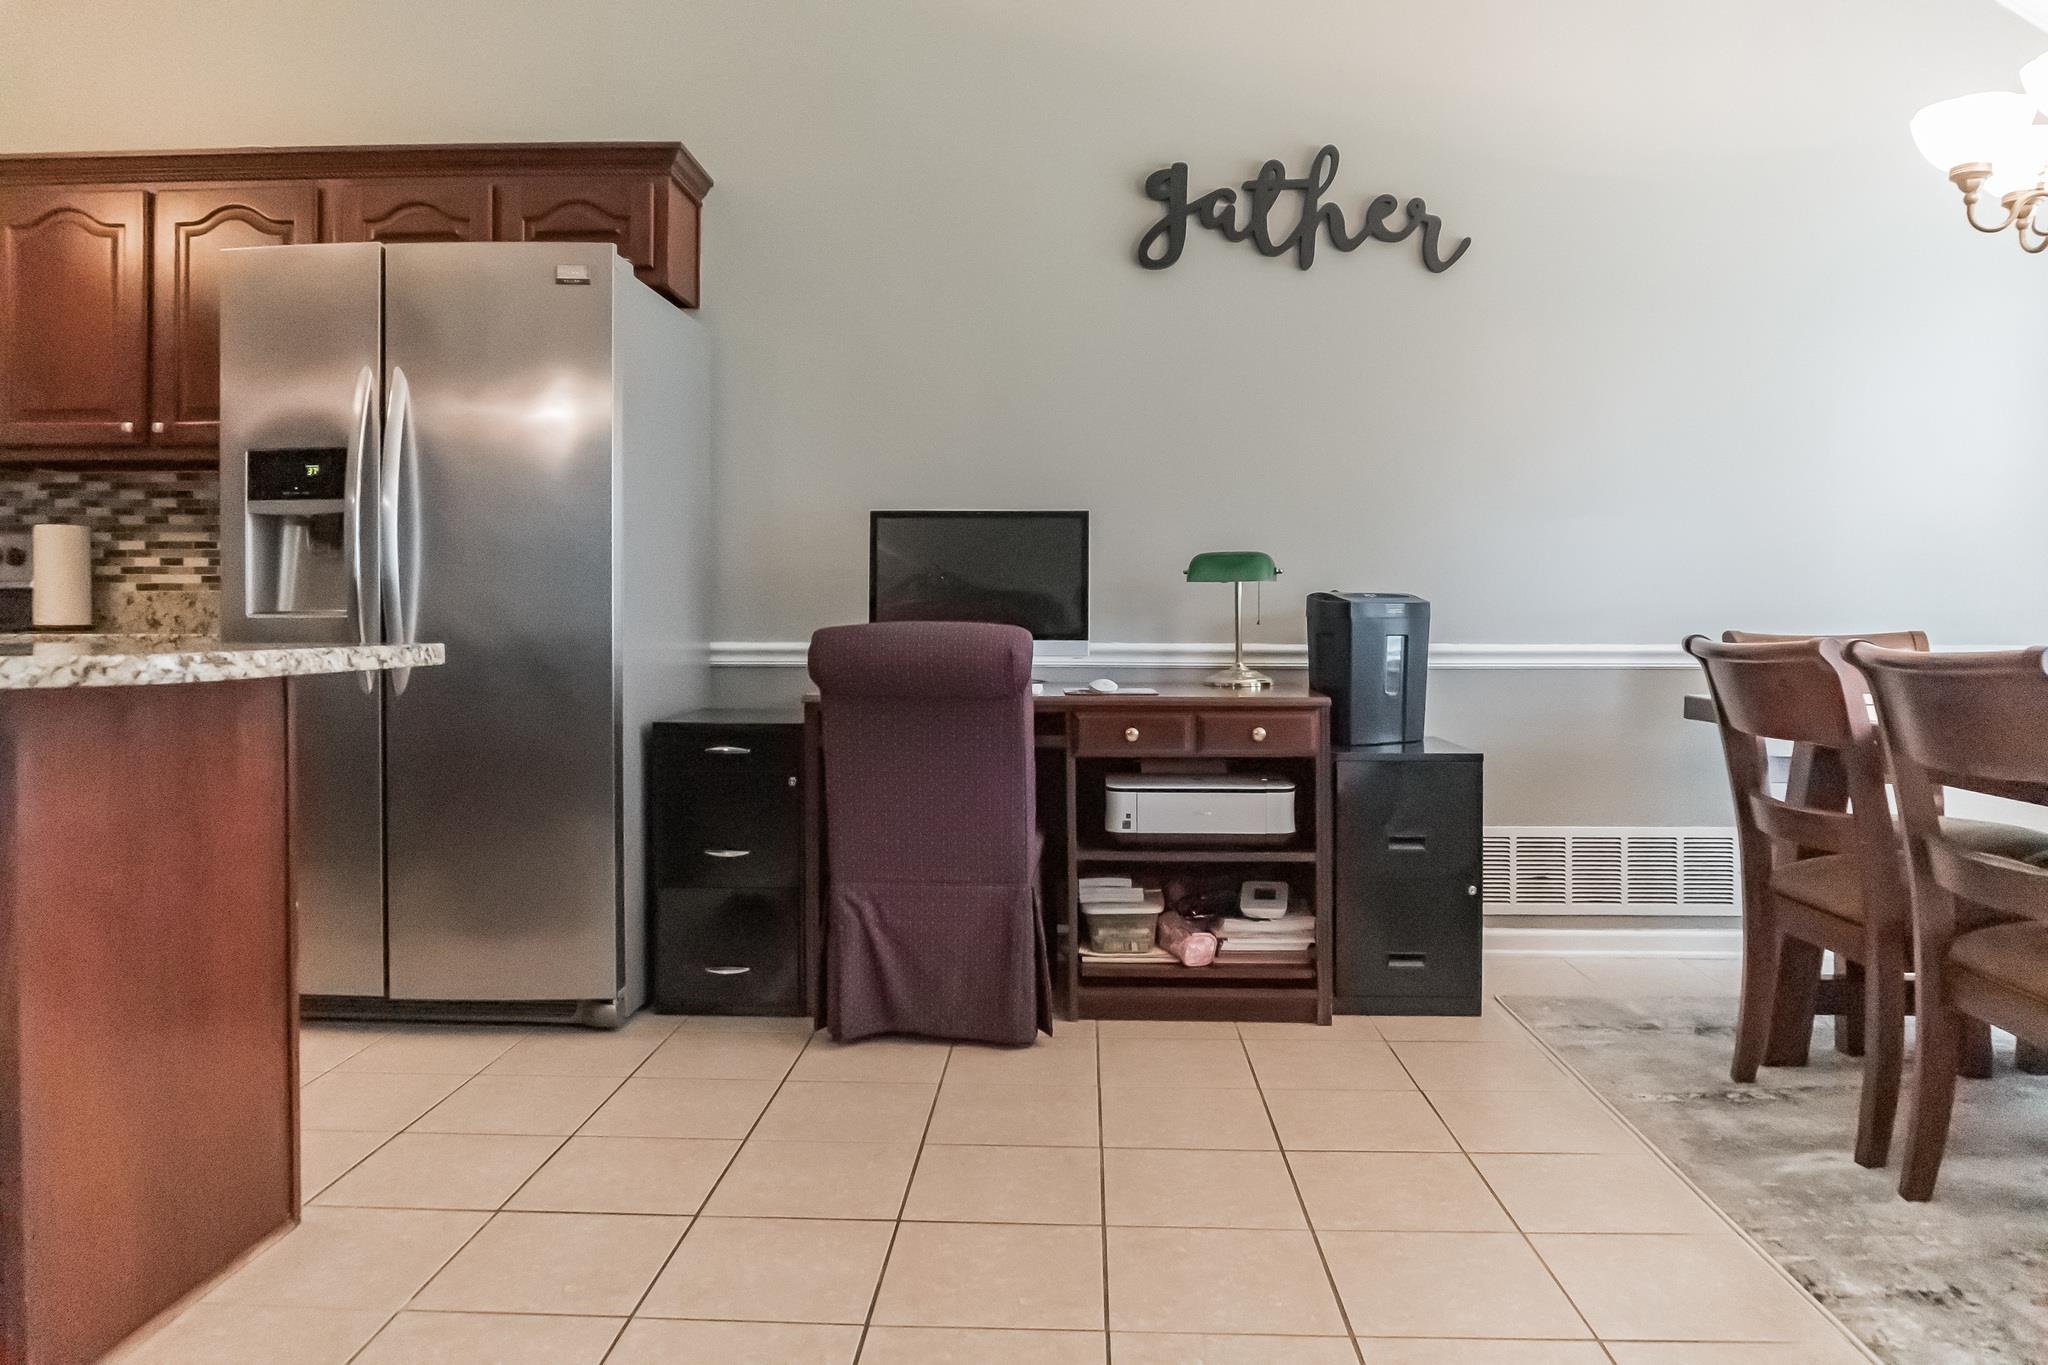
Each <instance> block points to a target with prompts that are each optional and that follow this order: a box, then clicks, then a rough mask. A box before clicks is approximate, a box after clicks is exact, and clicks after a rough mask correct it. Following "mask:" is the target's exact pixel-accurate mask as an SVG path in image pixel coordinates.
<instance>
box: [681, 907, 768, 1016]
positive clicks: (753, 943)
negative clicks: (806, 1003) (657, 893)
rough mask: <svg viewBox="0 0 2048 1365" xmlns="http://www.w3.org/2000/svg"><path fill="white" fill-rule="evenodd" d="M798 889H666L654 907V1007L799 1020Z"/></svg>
mask: <svg viewBox="0 0 2048 1365" xmlns="http://www.w3.org/2000/svg"><path fill="white" fill-rule="evenodd" d="M801 923H802V920H801V916H800V914H799V909H798V897H797V893H796V892H794V891H779V892H748V891H669V892H665V893H663V894H662V896H661V897H660V899H659V901H658V902H657V904H656V907H655V920H654V1007H655V1008H656V1009H657V1010H660V1011H662V1012H663V1013H676V1014H697V1013H703V1014H795V1013H798V1012H799V1011H800V1010H801V1009H802V1007H803V953H802V948H801V928H800V925H801Z"/></svg>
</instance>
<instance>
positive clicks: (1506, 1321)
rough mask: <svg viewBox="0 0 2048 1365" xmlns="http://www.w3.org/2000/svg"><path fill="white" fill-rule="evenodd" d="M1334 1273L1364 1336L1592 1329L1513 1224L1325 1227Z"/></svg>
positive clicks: (1569, 1334) (1566, 1335)
mask: <svg viewBox="0 0 2048 1365" xmlns="http://www.w3.org/2000/svg"><path fill="white" fill-rule="evenodd" d="M1318 1236H1319V1239H1320V1240H1321V1242H1322V1245H1323V1255H1324V1257H1325V1258H1326V1259H1327V1260H1328V1261H1329V1265H1330V1273H1331V1275H1332V1276H1334V1277H1335V1278H1336V1281H1337V1289H1338V1292H1339V1293H1341V1294H1342V1295H1343V1296H1344V1308H1345V1311H1346V1312H1348V1313H1349V1314H1350V1315H1351V1330H1352V1331H1354V1332H1356V1333H1358V1335H1359V1336H1361V1337H1366V1336H1402V1337H1505V1338H1508V1339H1510V1340H1529V1339H1535V1338H1546V1337H1550V1338H1560V1339H1572V1338H1584V1337H1590V1336H1591V1335H1592V1333H1591V1332H1589V1331H1588V1330H1587V1328H1586V1324H1585V1323H1584V1322H1583V1321H1581V1320H1580V1318H1579V1315H1578V1314H1577V1313H1576V1312H1574V1311H1573V1310H1572V1305H1571V1301H1570V1300H1568V1299H1566V1298H1565V1296H1564V1293H1563V1291H1561V1290H1560V1289H1559V1288H1558V1287H1557V1283H1556V1281H1554V1280H1552V1279H1551V1278H1550V1273H1549V1272H1548V1271H1547V1270H1545V1269H1544V1268H1543V1262H1541V1261H1539V1260H1538V1259H1537V1258H1536V1253H1535V1252H1533V1251H1531V1250H1530V1249H1529V1244H1528V1243H1527V1242H1526V1241H1524V1240H1523V1239H1522V1237H1521V1236H1520V1235H1519V1234H1517V1233H1512V1232H1325V1233H1320V1234H1318Z"/></svg>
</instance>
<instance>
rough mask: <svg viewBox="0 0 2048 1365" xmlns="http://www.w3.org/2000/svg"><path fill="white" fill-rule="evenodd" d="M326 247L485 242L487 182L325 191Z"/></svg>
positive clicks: (366, 184) (372, 184)
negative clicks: (391, 243)
mask: <svg viewBox="0 0 2048 1365" xmlns="http://www.w3.org/2000/svg"><path fill="white" fill-rule="evenodd" d="M328 204H329V209H328V219H327V240H328V241H330V242H488V241H490V240H491V230H492V229H491V186H490V182H489V181H487V180H473V179H463V178H461V177H454V176H451V177H447V178H443V179H428V178H424V177H423V178H420V179H406V180H345V181H342V182H340V183H338V184H335V185H333V186H331V187H329V191H328Z"/></svg>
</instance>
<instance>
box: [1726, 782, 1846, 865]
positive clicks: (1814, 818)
mask: <svg viewBox="0 0 2048 1365" xmlns="http://www.w3.org/2000/svg"><path fill="white" fill-rule="evenodd" d="M1749 810H1750V816H1751V818H1753V819H1754V820H1755V821H1756V826H1757V828H1758V829H1760V830H1762V831H1763V832H1764V833H1765V834H1766V835H1768V836H1770V837H1771V838H1773V839H1775V840H1777V841H1778V842H1779V843H1781V844H1790V845H1792V846H1793V847H1795V848H1819V849H1825V850H1826V851H1828V852H1829V853H1848V852H1851V851H1852V850H1853V849H1854V846H1855V839H1856V817H1855V816H1853V815H1850V814H1848V813H1847V812H1846V811H1838V810H1815V809H1814V808H1813V807H1811V806H1794V805H1790V804H1788V803H1786V802H1784V801H1780V800H1778V799H1777V798H1776V797H1775V796H1769V795H1765V794H1763V793H1760V792H1759V793H1756V794H1754V795H1752V796H1751V797H1750V799H1749Z"/></svg>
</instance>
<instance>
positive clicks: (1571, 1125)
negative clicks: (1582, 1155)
mask: <svg viewBox="0 0 2048 1365" xmlns="http://www.w3.org/2000/svg"><path fill="white" fill-rule="evenodd" d="M1429 1098H1430V1103H1431V1104H1432V1105H1434V1106H1435V1107H1436V1112H1437V1114H1438V1116H1439V1117H1441V1118H1442V1119H1443V1121H1444V1124H1445V1125H1446V1126H1447V1127H1448V1128H1449V1129H1450V1130H1451V1136H1453V1137H1455V1138H1456V1139H1457V1140H1458V1143H1459V1145H1460V1146H1462V1147H1463V1148H1464V1149H1465V1150H1466V1151H1468V1152H1640V1151H1642V1150H1643V1145H1642V1143H1641V1142H1639V1141H1638V1140H1637V1139H1636V1136H1635V1134H1633V1133H1631V1132H1630V1131H1629V1130H1628V1129H1627V1128H1624V1127H1623V1126H1622V1125H1621V1124H1620V1122H1618V1121H1617V1120H1616V1119H1615V1117H1614V1115H1613V1114H1611V1113H1609V1112H1608V1110H1607V1107H1606V1106H1605V1105H1603V1104H1601V1103H1600V1101H1598V1100H1596V1099H1594V1098H1593V1097H1592V1096H1591V1095H1588V1094H1586V1093H1585V1092H1583V1091H1577V1090H1546V1091H1529V1090H1524V1091H1512V1090H1508V1091H1486V1090H1440V1091H1438V1092H1437V1093H1436V1094H1434V1095H1431V1096H1430V1097H1429Z"/></svg>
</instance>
